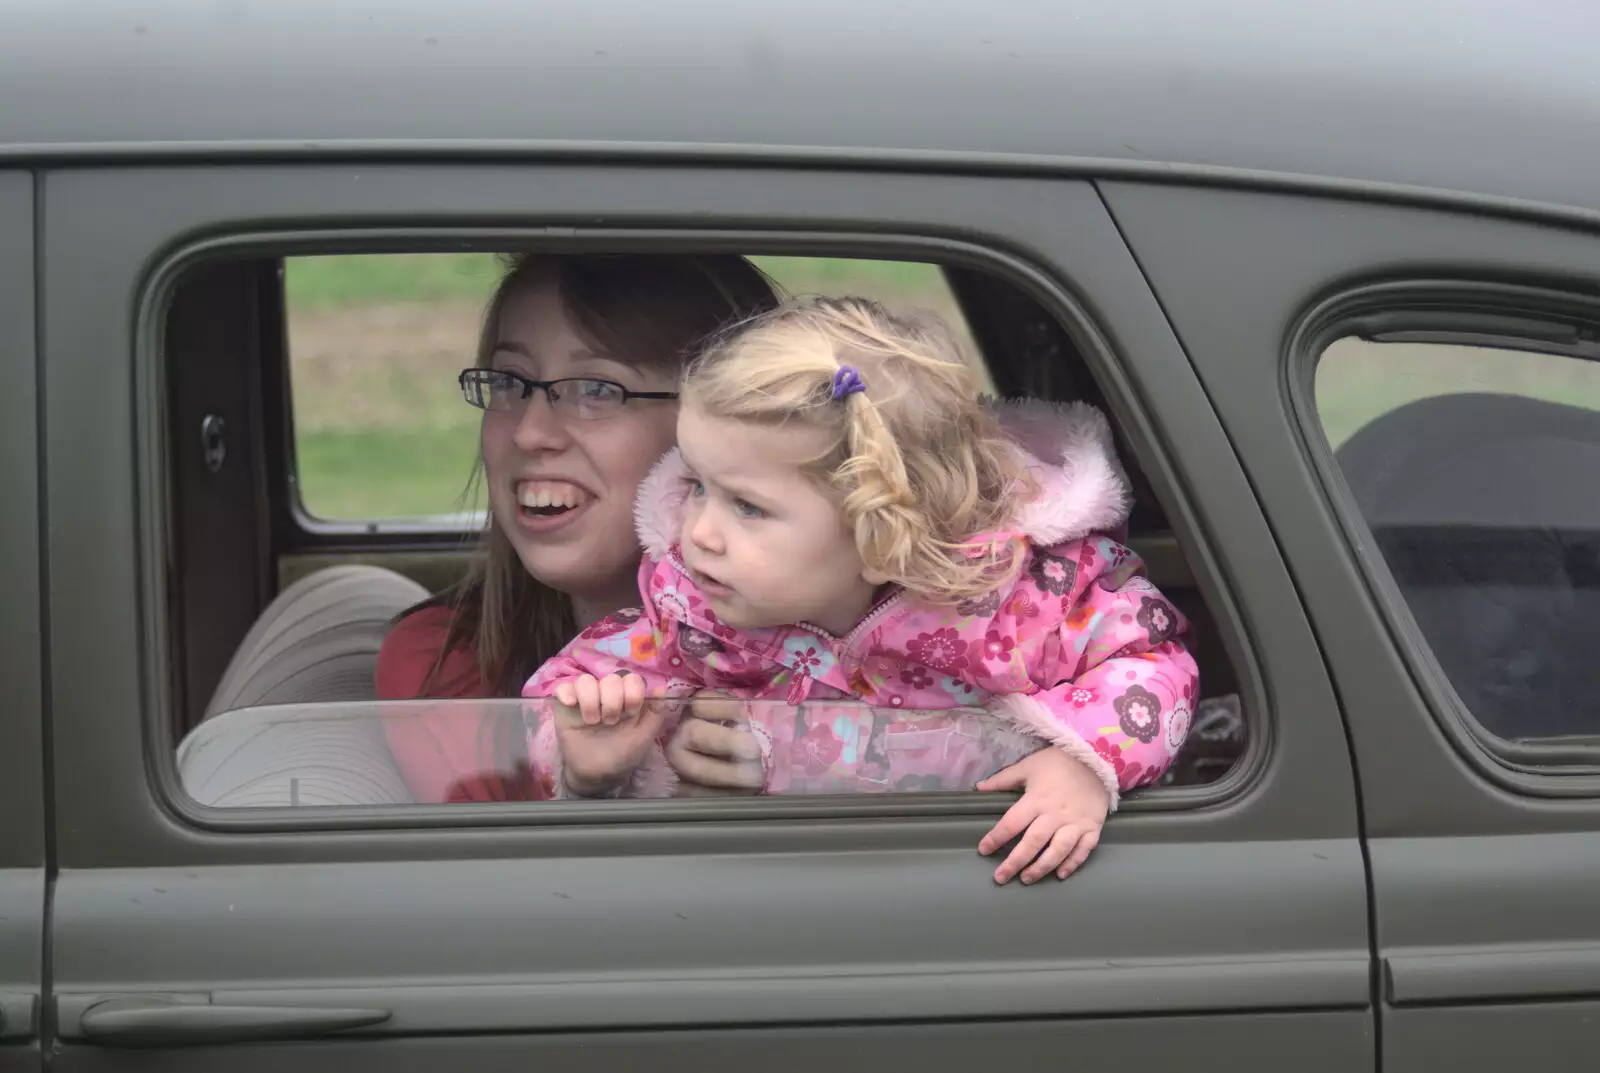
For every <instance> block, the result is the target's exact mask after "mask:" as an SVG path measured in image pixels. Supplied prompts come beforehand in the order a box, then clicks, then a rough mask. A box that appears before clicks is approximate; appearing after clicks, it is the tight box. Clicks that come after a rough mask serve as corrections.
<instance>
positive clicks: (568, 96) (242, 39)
mask: <svg viewBox="0 0 1600 1073" xmlns="http://www.w3.org/2000/svg"><path fill="white" fill-rule="evenodd" d="M1597 31H1600V4H1594V3H1592V2H1591V0H1544V3H1542V4H1540V5H1537V6H1531V5H1530V6H1527V7H1521V6H1514V5H1513V3H1511V2H1510V0H1505V2H1500V3H1495V2H1493V0H1486V2H1484V3H1478V4H1472V5H1466V4H1459V3H1457V2H1455V0H1342V2H1340V3H1319V4H1304V3H1302V4H1284V3H1282V0H1209V2H1206V3H1195V2H1193V0H1119V2H1116V3H1103V2H1101V0H982V2H978V3H974V2H972V0H805V2H803V3H787V4H782V3H779V4H773V3H734V2H730V0H673V2H672V3H661V2H660V0H574V2H572V3H569V4H563V5H554V4H524V5H512V4H507V3H504V0H445V2H440V0H426V2H419V0H339V2H329V0H270V2H268V0H210V2H196V0H186V2H177V0H165V2H141V3H137V4H129V3H126V2H125V0H82V2H78V3H61V2H59V0H57V2H48V0H31V2H30V3H27V4H25V5H13V6H9V7H8V8H6V9H5V10H4V11H3V12H0V100H3V101H5V102H6V106H5V107H3V108H0V160H3V159H4V158H5V157H7V156H9V157H12V158H13V159H23V160H35V161H49V160H61V161H65V160H69V159H84V160H87V159H103V158H106V157H108V156H124V157H126V156H128V155H130V154H131V155H132V156H137V157H145V158H153V157H174V158H175V157H182V156H191V157H193V156H207V157H215V156H219V155H228V154H238V155H251V154H259V153H271V154H273V155H277V156H295V155H297V154H298V155H310V154H328V153H363V154H370V153H383V154H396V155H400V154H422V155H428V156H441V155H452V154H470V153H504V154H520V153H523V152H528V151H549V152H565V153H579V154H592V153H594V152H597V151H600V149H601V148H602V147H605V148H606V151H609V152H627V153H634V152H636V153H642V154H652V153H666V154H676V155H679V156H692V157H707V158H750V159H767V158H774V157H788V156H802V157H830V158H838V159H853V160H858V161H866V162H872V161H876V162H888V163H894V162H901V163H914V164H934V165H948V166H982V167H992V168H1002V169H1020V170H1031V169H1060V168H1066V169H1079V170H1081V169H1082V168H1084V167H1089V168H1092V169H1093V170H1097V171H1101V172H1104V171H1112V172H1117V171H1120V172H1124V173H1128V174H1135V175H1139V174H1145V175H1161V174H1167V173H1170V172H1172V171H1174V170H1183V171H1192V172H1195V173H1198V174H1211V175H1214V176H1219V177H1222V178H1225V179H1226V178H1234V179H1240V178H1243V179H1250V178H1260V177H1262V176H1266V177H1282V176H1291V177H1294V176H1298V177H1311V178H1316V179H1324V178H1326V179H1334V180H1341V181H1345V182H1347V183H1357V184H1362V183H1367V184H1379V185H1380V186H1383V185H1388V186H1395V187H1401V188H1430V189H1436V190H1444V191H1462V192H1467V193H1471V194H1478V195H1489V196H1492V197H1496V198H1503V199H1510V200H1512V201H1527V202H1539V203H1547V204H1554V205H1561V206H1570V207H1576V208H1580V209H1586V210H1600V183H1596V182H1595V181H1594V180H1595V176H1597V175H1600V136H1597V133H1600V67H1597V66H1596V64H1595V63H1594V60H1593V56H1592V43H1593V42H1594V41H1595V40H1596V39H1600V33H1597Z"/></svg>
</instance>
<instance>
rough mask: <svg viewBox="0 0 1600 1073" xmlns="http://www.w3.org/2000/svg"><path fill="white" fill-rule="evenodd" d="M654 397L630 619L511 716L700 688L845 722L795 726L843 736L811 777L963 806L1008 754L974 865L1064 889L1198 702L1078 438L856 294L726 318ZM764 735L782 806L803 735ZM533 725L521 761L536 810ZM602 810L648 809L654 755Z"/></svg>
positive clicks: (1064, 410) (592, 642) (1091, 429)
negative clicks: (955, 800)
mask: <svg viewBox="0 0 1600 1073" xmlns="http://www.w3.org/2000/svg"><path fill="white" fill-rule="evenodd" d="M681 399H682V402H681V410H680V412H679V417H678V449H677V450H676V451H675V452H673V453H672V454H669V455H668V456H667V457H666V458H664V459H663V460H662V461H661V463H660V464H659V465H658V466H657V468H656V470H655V471H654V472H653V473H652V474H651V476H650V477H649V478H648V479H647V480H646V481H645V483H644V485H643V486H641V489H640V495H639V501H638V504H637V510H636V515H637V522H638V528H639V533H640V539H641V543H642V544H643V546H644V549H645V559H644V563H643V565H642V567H641V569H640V574H639V583H640V588H641V591H642V593H643V598H644V600H643V608H642V610H638V611H629V612H623V613H619V614H617V615H613V616H612V617H610V618H608V619H605V620H603V621H601V622H599V623H596V624H595V625H594V626H592V627H590V628H589V629H588V630H585V631H584V632H583V633H582V634H581V635H580V636H579V637H578V638H576V639H575V640H574V641H573V642H572V643H571V644H570V645H568V646H567V648H566V649H565V650H564V651H563V652H562V653H561V654H560V655H558V656H557V657H556V658H555V659H553V660H551V661H550V662H549V663H547V664H545V666H544V667H542V668H541V669H540V670H539V671H538V672H537V673H536V674H535V675H534V676H533V677H532V678H531V679H529V681H528V683H527V686H526V688H525V689H524V690H523V695H524V696H527V697H543V696H554V697H555V698H556V699H557V700H558V701H559V702H560V703H561V704H564V705H567V706H569V707H576V708H578V709H580V711H581V714H582V717H583V721H584V723H586V724H597V723H616V722H618V721H619V720H624V721H626V720H636V719H638V718H640V712H641V709H642V707H643V705H644V700H645V697H646V696H647V695H648V696H666V697H684V696H688V695H691V694H693V693H695V692H697V691H699V690H702V689H716V690H721V691H723V692H726V693H729V694H731V695H733V696H735V697H738V698H743V699H773V700H781V701H786V702H787V703H788V704H789V705H799V704H800V703H801V702H802V701H808V700H810V701H818V700H834V701H837V700H841V699H851V698H853V699H857V700H860V701H864V702H866V703H867V704H870V705H871V706H872V708H871V709H862V708H861V706H859V705H854V706H852V707H853V708H854V709H856V710H858V711H862V710H864V711H866V712H868V715H866V716H863V717H862V718H861V719H860V720H856V721H855V722H852V719H851V718H850V717H841V718H836V719H831V720H828V721H824V723H822V724H820V729H821V731H823V732H825V733H827V734H829V735H833V736H835V737H836V738H838V739H840V740H841V741H842V747H835V748H831V749H829V750H826V751H825V754H824V756H823V759H824V761H828V760H833V761H834V762H835V763H838V762H839V761H840V759H841V758H842V760H843V762H844V763H846V764H852V763H853V765H854V767H855V769H857V770H856V774H857V781H856V786H857V788H869V789H870V788H881V789H895V788H918V789H922V788H934V787H939V786H943V787H945V788H952V789H953V788H956V786H957V785H964V786H970V785H972V783H971V781H967V782H965V783H964V784H962V783H959V780H960V779H963V778H970V776H971V775H973V774H977V775H982V774H987V773H988V772H987V771H982V770H978V771H976V772H974V771H973V768H972V765H973V764H974V763H975V762H976V763H981V762H983V760H984V758H987V760H988V763H989V770H990V771H992V770H993V768H994V767H995V766H996V765H995V764H994V758H995V757H1001V758H1005V759H1009V758H1012V757H1025V759H1022V760H1021V761H1020V762H1019V763H1016V764H1015V765H1014V766H1012V767H1009V768H1007V769H1006V770H1005V771H1002V772H1001V773H1000V774H999V775H998V776H994V777H991V778H988V779H985V780H983V781H981V782H978V784H977V786H978V789H980V790H986V789H1017V788H1021V789H1023V791H1024V793H1023V796H1022V798H1021V799H1020V800H1019V801H1018V802H1017V804H1016V805H1015V806H1013V808H1012V810H1011V811H1010V812H1008V813H1007V815H1006V818H1005V819H1003V820H1002V821H1001V823H1000V824H999V825H998V826H997V827H996V828H995V829H994V830H993V831H991V832H990V833H989V834H988V835H986V836H985V838H984V840H983V842H982V843H980V846H979V849H980V851H981V852H983V853H985V854H989V853H992V852H994V850H996V849H998V848H999V847H1000V846H1002V845H1004V844H1005V843H1006V842H1008V841H1009V840H1010V839H1011V838H1013V837H1015V836H1016V835H1018V834H1022V835H1023V838H1022V840H1021V842H1020V843H1019V845H1018V846H1017V848H1016V850H1015V851H1014V852H1013V853H1012V854H1011V856H1010V857H1009V858H1008V859H1007V861H1006V863H1005V864H1004V865H1002V866H1001V868H1000V869H998V870H997V871H996V879H997V880H999V881H1001V882H1004V881H1006V880H1007V879H1009V878H1010V877H1011V875H1012V874H1015V872H1016V871H1017V869H1018V868H1020V866H1021V864H1024V863H1027V862H1028V861H1032V862H1033V864H1032V865H1031V866H1030V867H1029V868H1028V869H1027V871H1025V872H1024V873H1023V880H1024V882H1030V881H1032V880H1033V879H1036V878H1040V877H1042V876H1044V875H1047V874H1049V872H1050V871H1052V870H1053V871H1055V872H1056V873H1057V875H1059V876H1061V877H1065V876H1066V875H1067V874H1069V873H1070V872H1071V871H1073V870H1074V869H1075V868H1077V867H1078V865H1080V864H1081V863H1082V862H1083V861H1084V860H1085V859H1086V858H1087V857H1088V855H1089V853H1090V851H1091V850H1093V848H1094V846H1095V844H1096V843H1097V842H1098V839H1099V834H1100V829H1101V827H1102V826H1103V824H1104V822H1105V818H1106V816H1107V814H1108V813H1109V812H1111V811H1113V810H1115V808H1116V805H1117V800H1118V797H1119V795H1120V794H1121V793H1123V792H1125V791H1127V790H1130V789H1132V788H1134V787H1136V786H1140V785H1143V784H1145V783H1148V782H1152V781H1154V780H1155V779H1156V778H1157V777H1159V776H1160V774H1161V773H1162V771H1163V770H1165V769H1166V767H1167V766H1168V764H1170V763H1171V761H1172V758H1173V756H1174V755H1175V754H1176V753H1177V751H1178V749H1179V748H1180V747H1181V746H1182V745H1183V742H1184V739H1185V737H1186V736H1187V734H1188V729H1189V720H1190V713H1191V711H1192V706H1193V705H1194V703H1195V701H1196V697H1197V693H1196V677H1197V674H1196V668H1195V663H1194V660H1193V659H1192V658H1191V656H1190V655H1189V653H1188V651H1187V650H1186V649H1185V648H1184V647H1183V645H1182V644H1181V643H1180V641H1179V639H1178V638H1179V636H1180V634H1181V633H1182V632H1183V631H1184V630H1185V629H1186V625H1185V623H1184V622H1183V620H1182V618H1181V617H1180V616H1179V614H1178V613H1177V612H1176V611H1175V610H1174V608H1173V607H1172V605H1171V604H1169V603H1167V602H1166V601H1165V600H1164V599H1163V598H1162V597H1161V594H1160V593H1159V592H1158V591H1156V589H1155V588H1154V587H1153V586H1152V585H1151V584H1150V583H1149V582H1148V581H1146V580H1145V579H1144V577H1143V576H1142V572H1141V571H1142V567H1141V564H1140V562H1139V560H1138V559H1137V558H1136V557H1135V556H1134V555H1133V554H1132V553H1131V552H1129V551H1128V550H1127V549H1126V548H1124V547H1122V546H1121V545H1120V544H1119V543H1117V542H1116V541H1115V540H1113V539H1112V538H1111V537H1109V536H1107V535H1104V534H1105V533H1106V532H1107V531H1108V530H1113V529H1115V528H1117V527H1119V526H1120V525H1121V524H1122V523H1123V521H1124V519H1125V517H1126V514H1127V509H1128V505H1129V492H1128V489H1127V485H1126V483H1125V481H1124V480H1123V478H1122V475H1121V471H1120V469H1119V467H1118V465H1117V462H1116V460H1115V458H1114V456H1113V454H1112V451H1111V446H1110V432H1109V429H1108V428H1107V425H1106V422H1105V420H1104V418H1103V417H1101V415H1100V414H1099V413H1098V412H1097V411H1095V410H1093V409H1092V408H1090V407H1088V406H1085V405H1082V404H1075V405H1072V406H1066V407H1057V406H1053V405H1049V404H1043V403H1025V404H1007V405H1003V406H992V405H986V404H985V403H983V402H980V401H979V400H978V390H977V384H976V380H975V377H974V375H973V371H972V367H971V365H970V364H969V363H968V362H967V361H965V360H964V358H963V355H962V353H961V351H960V349H959V347H958V346H957V345H956V344H955V342H954V340H953V339H952V338H951V337H950V335H949V334H948V333H947V332H945V331H943V330H942V329H941V328H940V327H939V326H937V325H936V324H933V323H931V322H923V321H920V320H918V321H913V320H910V319H907V318H903V317H899V316H895V315H892V314H890V313H888V312H887V311H885V310H884V309H883V308H881V307H880V306H878V305H876V304H874V303H871V302H868V301H864V300H860V299H820V300H816V301H812V302H809V303H805V304H801V305H798V306H793V307H789V308H785V309H781V310H778V311H775V312H773V313H768V314H764V315H762V316H760V317H757V318H755V319H754V320H752V321H749V322H746V324H745V325H743V326H742V327H740V328H739V329H737V330H736V331H734V332H733V333H732V334H730V335H729V336H727V337H725V338H724V339H722V340H721V341H720V342H718V343H716V344H715V345H713V346H712V347H711V348H710V349H708V350H707V351H706V353H705V354H704V355H703V356H702V357H701V358H700V359H699V360H698V361H696V362H695V363H694V364H693V365H692V366H691V367H690V369H689V371H688V373H687V374H686V376H685V379H684V382H683V385H682V389H681ZM808 707H809V706H808ZM902 707H903V708H905V709H908V710H909V711H928V710H949V709H963V711H962V712H950V713H949V715H948V717H946V719H945V725H942V726H941V727H940V729H942V730H943V731H945V733H943V734H941V735H939V736H938V739H939V740H938V745H937V747H931V746H930V747H922V748H918V747H916V746H917V743H918V742H922V743H928V742H929V741H930V739H929V738H928V737H927V735H926V733H925V731H926V730H927V728H928V724H927V723H926V722H915V721H908V723H907V724H906V727H905V728H902V729H905V730H906V733H908V734H909V735H910V737H911V739H912V740H911V741H910V743H909V745H910V747H906V748H900V749H896V748H894V747H893V745H892V743H893V741H894V739H895V733H894V732H895V729H896V728H895V726H894V725H893V717H892V715H888V714H885V713H886V712H887V711H892V709H896V708H902ZM974 708H981V709H984V710H985V712H986V713H987V714H986V715H976V716H974V715H973V714H972V709H974ZM872 712H876V713H877V715H878V719H877V725H876V728H875V729H874V728H873V727H870V726H868V725H867V724H868V723H870V722H871V713H872ZM886 722H887V723H889V724H890V725H889V726H888V727H887V728H885V726H884V724H885V723H886ZM790 723H792V724H795V725H789V724H786V723H785V722H784V721H783V720H774V721H772V722H771V723H770V724H768V725H762V724H760V723H757V722H756V721H754V720H752V726H751V730H752V732H753V733H754V734H755V736H756V738H757V740H758V741H759V742H760V745H761V752H762V756H763V761H764V763H765V764H766V769H767V791H768V792H775V791H790V792H794V791H795V790H796V789H798V788H809V787H797V785H796V781H797V778H796V775H795V769H796V765H795V764H794V763H792V759H793V757H794V755H795V754H796V753H803V752H806V750H807V749H808V747H809V743H808V742H807V741H804V740H799V739H797V738H796V736H795V727H796V726H798V727H799V734H800V739H803V738H806V737H808V736H809V735H811V734H814V733H816V732H817V731H818V729H819V725H818V724H815V723H813V724H812V726H811V729H810V730H806V729H805V727H806V725H807V724H806V721H805V720H804V719H800V720H791V721H790ZM553 724H554V721H553V720H548V719H547V720H544V721H543V722H542V724H541V725H540V726H539V727H538V728H537V729H536V730H535V731H534V732H533V741H532V743H531V749H532V752H533V755H534V760H535V767H536V768H544V769H545V770H549V771H553V772H556V777H555V780H554V781H555V786H554V789H555V793H556V794H557V795H558V796H560V795H561V793H562V790H561V784H560V778H559V764H560V756H559V749H558V748H557V743H556V732H555V730H554V727H553ZM919 735H921V736H920V737H919ZM951 741H956V742H958V743H959V742H965V743H968V746H969V747H952V746H951V744H950V742H951ZM886 742H887V743H890V744H889V745H887V746H886V745H885V743H886ZM1046 744H1048V745H1051V746H1054V748H1043V746H1044V745H1046ZM852 746H854V748H852ZM807 755H808V756H810V757H812V758H814V757H815V755H816V750H815V749H812V750H811V751H810V752H809V753H807ZM802 767H803V765H802ZM812 770H815V769H814V767H813V768H812ZM863 771H864V772H865V774H862V772H863ZM623 790H624V791H625V792H628V793H629V794H630V795H633V796H665V795H667V794H670V793H671V791H672V779H671V771H670V768H668V767H667V765H666V764H665V762H664V759H663V757H662V756H661V754H660V753H659V751H657V752H656V753H654V754H652V755H649V756H647V757H646V759H645V760H644V762H643V763H641V765H640V767H639V768H638V769H637V770H636V771H635V774H634V777H633V781H632V782H631V783H630V784H629V785H628V786H627V787H624V788H623ZM1035 858H1037V859H1035Z"/></svg>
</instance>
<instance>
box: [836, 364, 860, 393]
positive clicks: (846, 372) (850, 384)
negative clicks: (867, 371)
mask: <svg viewBox="0 0 1600 1073" xmlns="http://www.w3.org/2000/svg"><path fill="white" fill-rule="evenodd" d="M865 390H867V385H866V384H864V383H862V382H861V370H859V369H857V368H856V367H855V366H854V365H841V366H839V371H838V372H836V373H834V374H833V398H834V401H835V402H838V401H839V400H841V399H845V398H848V397H849V396H851V395H854V394H855V393H856V392H858V391H865Z"/></svg>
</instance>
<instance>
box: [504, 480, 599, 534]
mask: <svg viewBox="0 0 1600 1073" xmlns="http://www.w3.org/2000/svg"><path fill="white" fill-rule="evenodd" d="M515 493H516V500H517V522H518V524H519V525H520V526H521V527H522V528H524V529H528V530H531V531H533V532H537V533H547V532H550V531H552V530H554V529H559V528H561V527H562V526H564V525H565V524H566V523H567V522H569V521H571V520H572V519H573V518H574V517H576V516H577V515H578V514H579V513H581V511H582V510H583V508H584V507H586V506H588V505H589V504H590V503H592V502H594V498H595V497H594V496H593V495H591V494H590V493H589V492H588V491H587V490H585V489H583V488H580V487H579V486H578V485H576V484H573V483H571V482H570V481H555V480H542V481H519V482H518V483H517V485H516V488H515Z"/></svg>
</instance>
